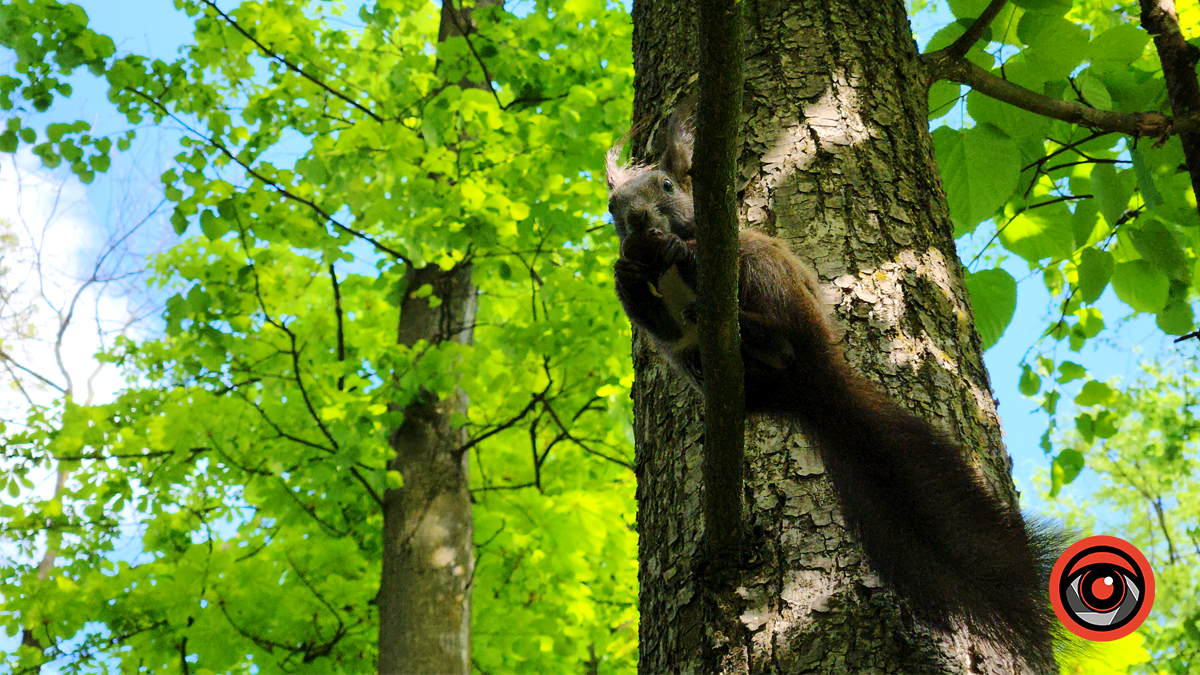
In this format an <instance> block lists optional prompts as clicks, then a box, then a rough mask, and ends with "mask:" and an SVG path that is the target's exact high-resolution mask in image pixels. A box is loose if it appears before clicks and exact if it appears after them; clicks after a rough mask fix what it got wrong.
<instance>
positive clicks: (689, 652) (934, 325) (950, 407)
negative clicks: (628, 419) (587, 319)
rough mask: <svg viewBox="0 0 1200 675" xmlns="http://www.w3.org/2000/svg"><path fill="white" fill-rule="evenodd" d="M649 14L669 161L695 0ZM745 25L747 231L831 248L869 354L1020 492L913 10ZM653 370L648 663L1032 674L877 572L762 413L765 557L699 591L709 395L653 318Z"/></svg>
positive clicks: (648, 390)
mask: <svg viewBox="0 0 1200 675" xmlns="http://www.w3.org/2000/svg"><path fill="white" fill-rule="evenodd" d="M633 20H634V38H633V43H634V44H633V47H634V62H635V66H636V68H637V76H636V80H635V87H636V95H635V102H634V125H635V129H639V128H640V129H642V131H641V132H640V133H638V134H635V137H634V138H633V139H632V146H633V148H634V153H635V155H638V156H640V157H643V158H650V157H654V156H656V152H654V150H655V149H657V148H655V147H654V141H655V138H654V136H655V133H654V132H655V131H656V130H660V129H663V128H664V127H665V124H664V123H665V119H666V116H667V114H668V113H669V111H670V108H671V107H672V106H674V105H677V104H679V103H680V102H682V101H684V100H686V99H687V98H688V97H689V96H690V95H692V93H693V92H694V89H695V77H694V73H695V72H696V70H697V47H696V44H695V39H694V35H695V15H694V10H693V3H690V2H687V1H686V0H660V1H659V2H655V3H648V2H638V3H636V4H635V6H634V10H633ZM745 30H746V51H745V53H746V62H745V95H744V103H743V120H744V122H743V131H742V150H741V154H740V158H739V167H740V173H739V179H738V185H737V188H738V190H739V199H740V218H741V220H742V223H743V225H748V226H751V227H756V228H759V229H762V230H764V231H766V232H768V233H771V234H774V235H776V236H778V237H781V238H783V239H785V240H787V241H788V242H789V243H791V244H792V247H793V250H795V251H796V252H797V254H799V255H800V257H801V258H803V259H805V260H806V261H808V262H810V263H811V264H812V266H813V267H814V269H816V270H817V272H818V274H819V276H820V278H821V282H822V285H823V287H824V288H825V290H826V294H827V297H828V299H829V300H830V303H831V304H833V305H834V306H835V307H836V308H837V318H838V319H839V320H840V321H841V323H842V324H843V325H844V326H845V338H844V341H845V347H846V355H847V358H848V359H849V360H850V361H851V363H853V364H854V365H855V366H856V367H857V368H858V369H860V370H861V371H862V372H863V373H864V374H865V375H866V376H867V377H868V378H869V379H871V380H873V381H874V382H876V383H878V384H879V386H880V388H881V389H882V390H883V391H885V392H887V393H889V394H890V395H891V396H893V397H894V398H895V399H896V400H898V401H900V402H901V403H902V404H903V405H905V406H906V407H908V408H909V409H911V410H913V411H914V412H916V413H917V414H919V415H922V416H923V417H926V418H927V419H929V420H931V421H932V422H933V423H934V424H935V426H937V427H939V428H941V429H943V430H945V431H946V432H947V433H948V434H949V435H950V436H951V437H953V438H957V439H959V440H961V441H962V443H963V444H964V446H965V447H968V448H972V449H974V455H973V457H972V461H973V463H974V465H975V466H977V467H978V468H979V470H980V472H981V473H982V475H984V476H985V477H986V478H987V480H988V481H989V483H990V484H991V485H992V486H993V487H994V489H996V490H997V491H998V493H999V494H1001V495H1003V496H1004V498H1005V499H1006V500H1008V501H1009V502H1010V503H1012V504H1013V505H1014V506H1015V504H1016V493H1015V490H1014V488H1013V485H1012V482H1011V478H1010V471H1011V460H1010V459H1009V458H1008V456H1007V455H1006V453H1005V452H1004V446H1003V444H1002V442H1001V439H1000V426H999V419H998V417H997V414H996V408H995V402H994V399H993V397H992V394H991V387H990V384H989V382H988V376H987V371H986V370H985V368H984V366H983V361H982V349H981V344H980V341H979V338H978V336H977V334H976V332H975V329H974V322H973V318H972V316H971V309H970V305H969V302H968V300H967V294H966V290H965V287H964V284H963V278H962V266H961V264H960V262H959V260H958V258H957V256H956V254H955V249H954V241H953V237H952V231H953V228H952V225H951V223H950V218H949V212H948V208H947V206H946V200H945V194H944V192H943V190H942V187H941V183H940V178H939V175H938V171H937V166H936V164H935V161H934V157H933V146H932V143H931V141H930V138H929V135H928V132H927V122H926V112H927V110H926V95H925V92H926V81H925V75H924V72H923V66H922V64H921V61H920V57H919V55H918V53H917V50H916V45H915V44H914V43H913V40H912V34H911V30H910V27H909V24H908V18H907V16H906V13H905V8H904V4H903V3H900V2H870V3H867V2H859V1H858V0H823V1H817V0H809V1H801V2H784V1H782V0H747V1H746V3H745ZM648 122H655V123H651V124H648ZM639 125H641V126H640V127H639ZM658 135H661V133H659V134H658ZM634 368H635V370H636V372H637V379H636V381H635V384H634V388H633V398H634V417H635V433H636V438H637V474H638V504H639V508H638V530H639V534H640V537H639V541H640V544H639V546H640V552H639V565H640V584H641V599H640V605H641V645H640V649H641V663H640V665H639V670H641V671H642V672H653V673H657V672H727V673H734V672H737V673H740V672H767V671H769V672H789V673H803V672H862V671H877V672H947V673H966V672H988V673H1007V672H1019V671H1020V668H1019V667H1018V666H1017V665H1016V664H1015V663H1014V662H1013V661H1012V659H1011V658H1010V657H1008V656H1006V655H999V654H996V653H995V650H993V649H991V648H990V645H988V644H985V643H984V642H983V641H982V640H980V639H978V638H976V637H974V636H971V635H968V634H966V633H965V632H962V631H960V632H959V633H957V634H955V635H952V636H944V635H937V634H934V633H933V632H932V631H930V630H929V629H927V628H926V627H924V626H922V625H920V624H919V623H918V622H916V621H915V620H914V619H913V618H912V616H911V612H910V611H909V610H908V609H907V608H906V607H904V606H903V604H902V603H900V602H899V601H898V600H897V598H896V597H895V596H894V595H893V594H891V593H890V592H889V591H887V590H886V589H884V588H880V584H879V582H878V580H877V579H876V578H875V577H874V576H873V575H872V573H871V571H870V569H868V568H867V567H866V565H865V564H864V563H863V561H862V557H861V554H860V552H859V549H858V548H857V544H856V543H855V542H854V541H853V539H852V537H851V535H850V534H849V533H848V532H847V531H846V529H845V527H844V523H843V522H842V520H841V516H840V514H839V512H838V509H837V507H836V506H835V499H834V495H833V492H832V490H831V489H830V487H829V485H828V484H827V483H826V481H825V478H824V477H823V471H824V469H823V467H822V466H821V463H820V460H819V459H818V457H817V455H816V453H815V452H814V451H813V450H812V449H811V448H810V447H809V446H808V444H807V442H806V440H805V439H804V436H803V433H802V430H800V429H798V428H790V427H787V426H780V425H777V424H774V423H772V422H770V421H766V420H761V419H751V420H749V421H748V424H747V429H746V463H745V477H746V483H745V491H744V495H743V497H744V503H745V514H744V515H745V522H746V523H747V526H748V528H749V532H750V534H749V535H748V536H749V537H750V539H751V540H752V541H756V542H757V544H756V551H757V552H758V555H759V556H760V560H758V561H755V563H756V564H755V565H754V566H752V568H751V569H749V570H747V571H744V572H741V573H738V574H737V578H736V579H733V580H732V583H731V584H729V585H728V588H725V585H724V584H722V585H721V588H713V587H708V588H706V587H702V586H701V584H700V583H699V582H698V579H697V577H696V574H695V570H694V563H695V561H696V554H697V553H698V549H699V545H700V541H701V538H702V536H703V532H704V522H703V509H702V505H701V501H700V500H701V471H700V467H701V456H702V455H701V445H700V439H701V437H702V431H703V426H702V422H701V409H702V403H701V401H700V399H699V397H698V396H696V395H695V393H694V392H692V391H691V390H690V388H689V387H688V386H686V385H685V383H684V382H683V381H682V380H681V379H680V378H679V377H677V376H676V375H675V374H674V373H672V372H671V371H669V369H668V368H667V366H666V365H665V363H664V362H663V360H662V359H661V358H660V357H659V355H658V354H657V353H656V352H655V350H654V348H653V346H651V344H650V341H649V340H648V339H646V336H644V335H641V334H640V333H638V334H636V335H635V344H634ZM723 589H724V590H723Z"/></svg>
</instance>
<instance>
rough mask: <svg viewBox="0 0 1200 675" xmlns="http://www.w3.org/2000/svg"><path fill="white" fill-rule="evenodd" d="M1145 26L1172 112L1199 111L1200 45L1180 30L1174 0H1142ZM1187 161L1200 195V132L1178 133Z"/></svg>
mask: <svg viewBox="0 0 1200 675" xmlns="http://www.w3.org/2000/svg"><path fill="white" fill-rule="evenodd" d="M1139 4H1140V6H1141V10H1142V28H1144V29H1146V32H1147V33H1149V34H1151V35H1153V36H1154V48H1155V49H1156V50H1157V51H1158V59H1159V61H1160V62H1161V63H1162V68H1163V79H1164V80H1165V81H1166V83H1167V96H1168V97H1169V98H1170V100H1171V112H1172V113H1173V114H1174V115H1175V116H1176V117H1180V116H1183V115H1187V114H1189V113H1195V112H1197V111H1200V81H1198V80H1197V79H1196V61H1197V60H1200V49H1197V48H1196V46H1195V45H1192V44H1190V43H1188V41H1187V40H1185V39H1184V37H1183V33H1181V32H1180V30H1179V17H1178V16H1176V14H1175V0H1140V3H1139ZM1179 142H1180V144H1181V145H1182V146H1183V157H1184V161H1185V162H1187V168H1188V173H1189V174H1190V175H1191V178H1192V194H1197V195H1200V132H1196V131H1185V132H1183V133H1180V134H1179Z"/></svg>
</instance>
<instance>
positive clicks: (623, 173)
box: [604, 143, 629, 190]
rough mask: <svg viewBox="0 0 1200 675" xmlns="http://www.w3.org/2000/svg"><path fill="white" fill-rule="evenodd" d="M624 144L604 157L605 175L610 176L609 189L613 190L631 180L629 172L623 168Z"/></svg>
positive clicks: (618, 145) (615, 146) (619, 144)
mask: <svg viewBox="0 0 1200 675" xmlns="http://www.w3.org/2000/svg"><path fill="white" fill-rule="evenodd" d="M621 147H622V144H621V143H618V144H616V145H614V146H613V147H612V149H611V150H609V151H608V152H607V153H606V154H605V155H604V173H605V174H606V175H607V176H608V189H609V190H611V189H613V188H615V187H617V186H618V185H620V184H621V183H624V182H625V181H627V180H629V171H628V169H626V168H625V167H623V166H621V164H620V162H619V161H618V160H619V159H620V158H621Z"/></svg>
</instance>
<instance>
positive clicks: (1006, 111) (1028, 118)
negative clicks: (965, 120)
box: [967, 91, 1050, 147]
mask: <svg viewBox="0 0 1200 675" xmlns="http://www.w3.org/2000/svg"><path fill="white" fill-rule="evenodd" d="M967 113H968V114H969V115H971V119H973V120H975V121H976V122H977V123H986V124H991V125H994V126H995V127H996V128H998V129H1000V130H1001V131H1002V132H1004V134H1005V135H1006V136H1008V137H1009V138H1012V139H1014V140H1017V139H1021V138H1036V139H1037V141H1038V145H1039V147H1041V145H1042V143H1043V142H1044V139H1045V136H1046V134H1047V133H1048V132H1049V131H1050V119H1049V118H1048V117H1044V116H1042V115H1035V114H1034V113H1031V112H1027V111H1025V110H1022V109H1020V108H1018V107H1016V106H1014V105H1011V104H1009V103H1004V102H1002V101H998V100H996V99H994V98H992V97H990V96H984V95H983V94H980V93H979V92H977V91H972V92H970V93H969V94H967Z"/></svg>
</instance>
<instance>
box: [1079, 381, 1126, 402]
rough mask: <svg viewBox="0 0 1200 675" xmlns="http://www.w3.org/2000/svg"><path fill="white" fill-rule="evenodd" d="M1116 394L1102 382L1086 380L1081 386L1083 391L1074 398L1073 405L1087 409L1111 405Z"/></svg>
mask: <svg viewBox="0 0 1200 675" xmlns="http://www.w3.org/2000/svg"><path fill="white" fill-rule="evenodd" d="M1115 397H1116V394H1115V393H1114V392H1113V390H1112V388H1111V387H1109V386H1108V385H1107V384H1104V383H1103V382H1097V381H1096V380H1088V381H1087V382H1085V383H1084V384H1083V389H1081V390H1080V391H1079V394H1078V395H1076V396H1075V405H1078V406H1083V407H1089V406H1094V405H1107V404H1109V403H1111V402H1112V401H1113V400H1114V398H1115Z"/></svg>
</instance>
